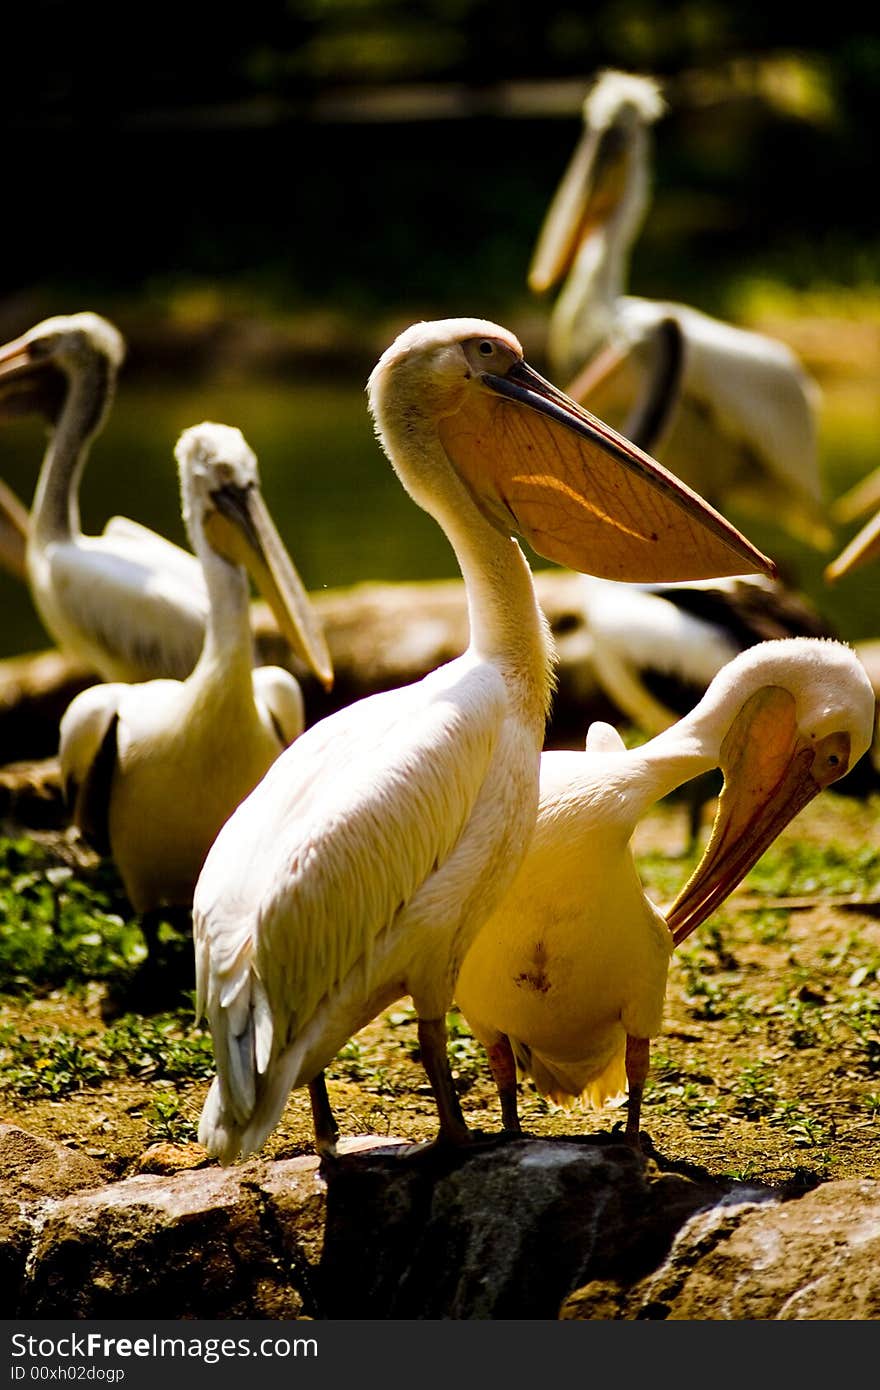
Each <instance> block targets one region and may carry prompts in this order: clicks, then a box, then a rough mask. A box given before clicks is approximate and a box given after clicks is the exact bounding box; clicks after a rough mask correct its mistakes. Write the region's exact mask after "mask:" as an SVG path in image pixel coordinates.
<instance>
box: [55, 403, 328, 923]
mask: <svg viewBox="0 0 880 1390" xmlns="http://www.w3.org/2000/svg"><path fill="white" fill-rule="evenodd" d="M175 454H176V458H177V463H178V468H179V473H180V490H181V503H182V511H183V517H184V521H185V523H186V529H187V534H188V536H189V539H190V542H191V544H192V547H193V550H194V551H195V555H196V556H197V562H198V563H199V564H200V565H201V569H202V573H203V575H204V581H205V587H206V590H207V594H208V614H207V623H206V627H205V637H204V644H203V647H202V651H201V655H200V656H199V660H198V662H197V664H196V666H195V669H194V670H193V671H192V673H191V674H190V675H189V676H188V677H187V679H186V680H184V681H175V680H153V681H147V682H146V683H144V684H135V685H128V684H123V683H120V682H110V683H108V684H102V685H97V686H93V687H91V688H90V689H88V690H85V691H83V692H82V694H80V695H78V696H77V697H76V699H74V701H73V702H72V704H71V705H69V707H68V709H67V711H66V712H65V714H64V717H63V718H62V721H61V737H60V750H59V757H60V763H61V772H62V780H63V783H64V787H65V791H66V794H67V796H68V800H69V802H70V803H71V805H72V806H73V819H74V823H75V824H76V825H77V826H78V827H79V829H80V830H81V832H82V833H83V834H84V836H85V837H86V838H87V839H89V840H91V841H92V843H94V844H95V846H96V847H97V848H101V849H109V851H110V853H111V854H112V856H113V858H114V860H115V862H116V865H117V867H118V869H119V872H120V875H121V877H122V881H123V884H124V886H125V891H126V893H127V894H128V897H129V899H130V900H131V903H132V906H133V907H134V908H135V910H136V911H137V912H139V913H149V912H152V911H153V910H154V909H157V908H160V907H167V906H174V905H181V906H187V905H189V904H190V903H191V902H192V894H193V889H194V887H195V883H196V879H197V878H198V875H199V870H200V869H201V867H202V863H203V861H204V859H205V855H206V854H207V852H208V849H209V847H210V845H211V843H212V842H213V840H214V839H215V838H216V836H217V832H218V831H219V829H220V827H221V825H222V824H223V822H224V821H225V820H226V818H227V817H228V816H229V814H230V813H231V812H232V811H233V810H234V808H235V807H236V806H237V805H238V803H239V802H240V801H241V800H242V799H243V798H244V797H245V796H246V795H247V793H248V792H249V791H250V790H251V789H252V787H254V786H255V785H256V783H257V782H258V781H259V780H260V778H261V777H262V776H263V774H264V773H265V772H266V771H267V770H268V768H269V767H270V765H271V764H272V763H273V762H274V760H275V758H276V757H277V756H278V754H279V753H280V752H281V750H282V749H283V748H285V747H287V745H288V744H289V743H291V742H292V741H293V740H294V739H295V738H296V737H297V736H298V735H299V734H301V733H302V730H303V728H304V724H305V720H304V715H303V700H302V693H301V691H300V687H299V684H298V682H297V681H296V680H295V678H294V677H293V676H292V675H290V674H289V673H288V672H287V671H284V670H282V669H281V668H280V667H276V666H263V667H260V668H259V669H257V670H254V669H253V659H252V656H253V654H252V647H251V640H250V628H249V624H248V608H249V586H248V575H247V570H246V569H245V566H247V567H248V568H249V569H250V571H251V573H252V575H253V577H254V578H255V579H256V581H257V583H258V584H259V586H260V587H261V589H262V591H263V592H264V594H265V597H266V598H267V600H268V601H269V603H270V605H271V607H272V610H273V612H274V614H275V616H276V619H277V621H278V624H279V626H280V627H281V630H282V632H283V633H284V634H285V636H287V637H288V640H289V641H290V642H291V644H292V645H294V646H295V647H296V649H298V650H301V651H303V653H304V655H305V657H306V659H307V660H309V661H310V664H311V665H312V667H313V669H314V670H315V671H316V673H320V672H321V671H323V669H324V663H325V660H326V657H325V651H324V648H323V646H319V648H318V649H317V650H316V651H314V652H313V651H312V648H311V645H310V636H309V634H310V632H311V622H312V620H311V614H310V612H309V610H308V603H307V601H306V609H305V612H304V611H303V589H302V585H301V584H300V583H299V580H298V576H297V575H296V572H295V571H294V569H293V566H292V564H291V561H290V559H289V557H288V555H287V552H286V550H285V549H284V546H283V544H282V542H281V539H280V537H279V536H278V533H277V531H276V530H275V527H274V526H273V524H272V521H271V518H270V516H269V513H268V511H267V509H266V505H265V503H264V502H263V499H262V495H261V493H260V484H259V476H258V472H257V461H256V458H255V457H254V454H253V453H252V451H251V449H250V448H249V447H248V445H247V444H246V442H245V440H244V438H243V436H242V434H241V432H240V431H239V430H237V429H232V428H230V427H229V426H227V425H218V424H212V423H209V422H206V423H204V424H201V425H196V426H194V427H193V428H191V429H188V430H185V431H184V432H183V434H182V435H181V436H180V439H179V440H178V443H177V447H176V450H175Z"/></svg>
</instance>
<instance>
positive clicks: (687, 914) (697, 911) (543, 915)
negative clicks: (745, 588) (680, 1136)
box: [455, 638, 874, 1147]
mask: <svg viewBox="0 0 880 1390" xmlns="http://www.w3.org/2000/svg"><path fill="white" fill-rule="evenodd" d="M873 722H874V693H873V690H872V689H871V685H870V682H869V681H868V678H867V676H866V674H865V671H864V669H863V667H862V665H861V663H860V662H859V661H858V659H857V658H856V657H855V655H854V654H853V652H852V651H851V650H850V649H849V648H848V647H846V646H844V644H843V643H840V642H835V641H828V640H822V639H816V638H789V639H784V640H781V641H771V642H763V643H761V644H759V645H758V646H756V647H752V648H750V649H749V650H748V651H746V652H743V653H741V655H739V656H737V657H736V658H735V660H733V661H732V662H730V664H729V665H727V666H725V667H724V669H723V670H722V671H721V672H720V674H719V675H717V676H716V677H715V679H714V680H713V682H712V684H711V685H710V687H709V689H708V691H707V692H706V694H705V696H704V697H703V699H702V700H701V702H700V704H699V705H698V706H697V707H696V709H695V710H693V711H692V712H691V713H690V714H688V715H686V716H685V718H683V719H682V720H680V722H679V723H678V724H676V725H675V726H674V727H673V728H671V729H668V730H666V731H665V732H664V733H662V734H659V735H658V736H657V737H656V738H654V739H652V740H651V741H650V742H649V743H646V744H643V745H642V747H640V748H636V749H632V750H630V751H627V750H626V749H625V748H624V746H623V743H622V741H621V740H620V738H619V736H618V735H617V734H616V733H615V731H614V730H613V729H612V728H611V726H610V725H608V724H594V725H592V726H591V728H590V731H589V734H588V736H587V744H586V751H585V752H549V753H544V754H543V756H542V758H541V799H540V805H539V809H538V819H537V824H536V828H535V833H534V836H533V838H532V841H531V844H530V846H529V849H528V853H527V855H526V857H525V859H524V861H523V863H522V865H521V867H520V870H519V873H518V874H517V876H516V878H515V880H514V882H513V885H512V887H511V888H510V889H509V891H508V893H507V894H506V896H505V898H504V900H503V902H502V903H501V905H500V906H499V907H498V908H496V910H495V912H494V913H493V915H492V917H491V918H490V920H489V921H488V922H487V923H486V925H485V926H484V927H483V928H482V930H481V931H480V932H479V934H478V935H477V938H476V940H475V941H474V943H473V945H472V947H471V949H470V951H469V952H468V954H467V956H466V957H465V960H464V965H463V966H462V970H461V974H460V976H459V978H458V982H457V985H456V989H455V997H456V1000H457V1002H458V1005H459V1008H460V1009H461V1010H462V1012H463V1014H464V1016H465V1018H466V1019H467V1021H468V1023H469V1024H470V1027H471V1029H472V1030H473V1032H474V1034H475V1035H476V1037H477V1038H479V1040H480V1041H481V1042H482V1043H483V1044H484V1046H485V1047H486V1048H487V1050H488V1054H489V1059H490V1064H491V1066H492V1071H493V1074H494V1076H495V1079H496V1082H497V1085H498V1090H499V1095H500V1099H501V1106H502V1116H503V1122H504V1125H505V1127H506V1128H508V1129H513V1130H518V1129H519V1120H518V1116H517V1101H516V1066H515V1065H514V1061H515V1062H516V1063H517V1064H518V1065H519V1067H520V1069H521V1071H522V1072H523V1073H525V1074H526V1075H529V1076H531V1077H532V1079H533V1080H534V1082H535V1085H536V1086H537V1088H538V1090H539V1091H541V1092H542V1093H543V1094H544V1095H546V1096H549V1097H550V1099H552V1100H554V1101H556V1102H557V1103H559V1104H563V1105H566V1104H568V1105H570V1104H572V1103H573V1102H574V1100H575V1099H576V1098H578V1097H580V1098H582V1099H583V1100H585V1101H586V1102H588V1103H589V1104H591V1105H593V1106H595V1107H597V1108H598V1107H599V1106H601V1105H603V1104H604V1103H605V1102H606V1101H607V1100H609V1099H611V1098H612V1097H616V1096H618V1095H619V1094H620V1093H622V1092H623V1091H624V1090H625V1089H626V1087H627V1085H628V1087H629V1101H628V1112H627V1122H626V1138H627V1140H628V1142H630V1143H631V1144H633V1145H634V1146H636V1147H638V1145H639V1115H640V1107H641V1098H642V1090H643V1087H644V1082H645V1078H646V1076H647V1073H648V1065H649V1059H650V1039H651V1038H652V1037H654V1036H655V1035H656V1034H657V1033H658V1032H659V1031H660V1028H661V1024H662V1016H663V999H664V994H665V990H666V971H667V966H668V963H669V958H670V955H671V953H672V950H673V948H674V947H675V946H677V945H678V944H679V943H680V942H681V941H683V940H684V939H685V937H687V936H688V935H689V934H690V933H691V932H692V931H693V930H694V929H695V928H696V927H697V926H699V925H700V923H701V922H703V921H705V920H706V918H707V917H708V916H709V915H710V914H711V913H712V912H714V910H715V909H716V908H717V907H718V905H719V904H720V903H721V902H723V900H724V899H725V898H726V897H727V895H728V894H729V893H730V892H731V891H732V890H733V888H735V887H736V885H737V883H739V882H740V880H741V879H742V878H743V877H744V875H745V874H746V873H747V872H748V870H749V869H750V868H751V866H752V865H753V864H754V863H755V862H756V861H757V860H758V858H759V857H760V855H761V854H762V853H763V851H764V850H765V849H766V848H767V846H768V845H769V844H770V843H771V841H772V840H774V839H775V837H776V836H777V835H778V834H779V832H780V830H782V829H783V827H784V826H785V825H787V824H788V822H789V821H790V820H791V819H792V818H793V817H794V816H795V815H796V814H797V812H798V811H799V810H801V809H802V808H803V807H804V806H805V805H806V804H807V803H808V802H809V801H810V800H811V799H812V798H813V797H814V796H815V795H816V794H817V792H819V791H821V789H822V788H823V787H826V786H828V785H829V784H830V783H831V782H832V781H834V780H835V779H836V778H838V777H841V776H842V775H843V774H844V773H845V772H846V770H847V768H848V767H850V766H852V764H853V763H854V762H856V760H857V759H859V758H860V757H861V756H862V754H863V753H864V752H865V750H866V749H867V747H868V745H869V743H870V740H871V730H872V727H873ZM713 767H720V768H721V770H722V772H723V774H724V790H723V792H722V795H721V799H720V802H719V806H718V814H717V818H716V821H715V826H714V828H713V831H712V838H711V840H710V842H709V844H708V846H707V848H706V851H705V854H704V856H703V858H702V860H701V862H700V863H699V865H698V866H697V868H696V869H695V870H694V873H693V875H692V876H691V878H690V880H689V881H688V883H687V884H686V885H685V887H684V888H683V889H682V891H681V893H680V894H679V895H678V897H677V898H676V900H675V902H674V903H673V904H672V906H671V907H670V908H668V909H667V911H666V912H665V914H664V913H663V912H661V911H659V910H658V908H657V907H655V906H654V904H653V903H652V902H651V900H650V899H649V898H648V896H647V894H646V893H645V891H644V889H643V887H642V884H641V882H640V880H639V876H638V874H637V872H636V867H635V863H634V861H633V856H632V852H631V849H630V843H629V842H630V839H631V837H632V834H633V831H634V830H635V827H636V824H637V822H638V821H639V819H640V818H641V817H642V816H643V815H644V814H645V812H646V811H647V810H648V809H649V808H650V807H651V806H652V805H653V804H654V803H655V802H656V801H658V800H659V799H660V798H661V797H663V796H665V795H666V794H667V793H668V792H670V791H671V790H672V789H673V788H674V787H676V786H679V785H680V784H681V783H682V782H684V781H685V780H686V779H687V778H690V777H694V776H696V775H698V774H699V773H702V772H705V771H706V770H707V769H708V768H713Z"/></svg>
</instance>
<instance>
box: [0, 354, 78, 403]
mask: <svg viewBox="0 0 880 1390" xmlns="http://www.w3.org/2000/svg"><path fill="white" fill-rule="evenodd" d="M62 390H63V381H62V379H61V376H60V371H59V368H58V367H57V366H55V364H54V363H53V362H52V361H51V359H49V358H38V357H35V356H34V355H33V345H32V343H31V342H30V340H29V339H28V338H27V337H22V338H16V339H15V341H14V342H11V343H7V344H6V346H5V347H0V418H3V419H12V418H14V417H15V416H18V415H30V414H33V413H34V412H39V413H41V414H44V415H49V416H53V415H54V414H56V412H57V406H58V400H59V397H60V394H61V391H62Z"/></svg>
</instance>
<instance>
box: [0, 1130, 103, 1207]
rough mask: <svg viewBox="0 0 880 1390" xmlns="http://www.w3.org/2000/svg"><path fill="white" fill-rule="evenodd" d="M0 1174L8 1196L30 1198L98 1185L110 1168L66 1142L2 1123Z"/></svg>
mask: <svg viewBox="0 0 880 1390" xmlns="http://www.w3.org/2000/svg"><path fill="white" fill-rule="evenodd" d="M0 1178H2V1191H3V1197H4V1199H9V1200H15V1201H19V1202H29V1201H37V1200H43V1199H44V1198H47V1197H67V1196H68V1195H69V1194H70V1193H72V1192H78V1191H81V1190H82V1188H84V1187H98V1186H100V1185H101V1184H102V1183H104V1182H106V1178H107V1171H106V1169H105V1168H103V1167H102V1166H101V1164H100V1163H96V1162H95V1160H94V1159H91V1158H86V1157H85V1155H84V1154H81V1153H78V1152H77V1151H76V1149H69V1148H67V1146H66V1145H65V1144H56V1143H53V1142H52V1141H51V1140H49V1139H39V1138H38V1137H37V1136H36V1135H35V1134H29V1133H28V1132H27V1130H24V1129H19V1128H18V1127H17V1125H9V1124H0Z"/></svg>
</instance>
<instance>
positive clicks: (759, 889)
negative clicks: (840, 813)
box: [746, 840, 880, 898]
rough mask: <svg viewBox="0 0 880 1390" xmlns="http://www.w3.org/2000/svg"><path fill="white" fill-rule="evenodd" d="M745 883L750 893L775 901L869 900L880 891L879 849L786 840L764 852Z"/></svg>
mask: <svg viewBox="0 0 880 1390" xmlns="http://www.w3.org/2000/svg"><path fill="white" fill-rule="evenodd" d="M746 884H747V885H748V887H749V889H750V890H751V891H752V892H753V893H762V894H766V895H767V896H768V897H775V898H784V897H791V896H794V895H796V894H801V893H803V894H806V893H816V894H827V895H832V894H845V893H862V894H864V895H865V896H866V897H869V896H872V895H873V894H875V893H876V892H877V891H878V890H880V850H875V849H861V850H854V849H852V848H845V847H844V846H842V845H837V844H827V845H817V844H812V843H811V842H809V841H807V840H787V841H785V842H784V843H783V844H776V845H772V846H771V847H770V849H768V850H767V852H766V853H765V854H764V855H763V856H762V857H761V859H759V860H758V863H757V864H756V865H755V867H754V868H753V869H752V871H751V873H750V874H749V875H748V877H747V878H746Z"/></svg>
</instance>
